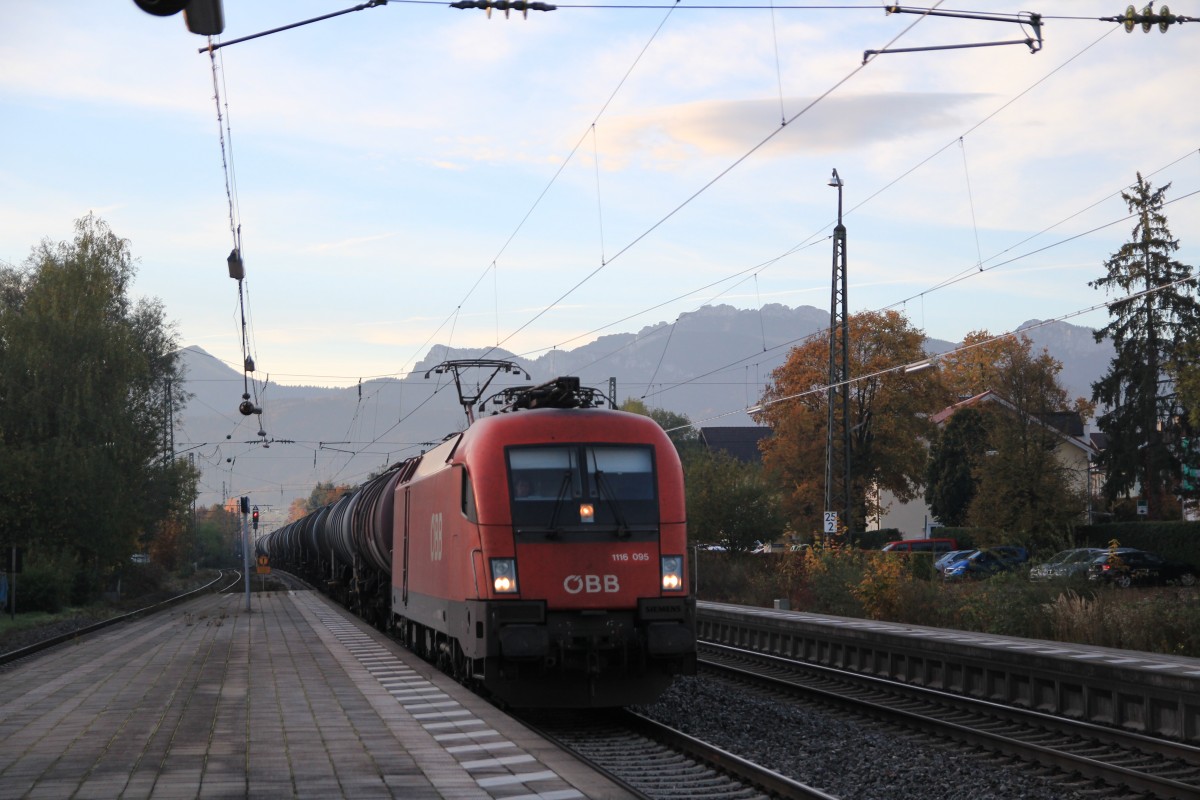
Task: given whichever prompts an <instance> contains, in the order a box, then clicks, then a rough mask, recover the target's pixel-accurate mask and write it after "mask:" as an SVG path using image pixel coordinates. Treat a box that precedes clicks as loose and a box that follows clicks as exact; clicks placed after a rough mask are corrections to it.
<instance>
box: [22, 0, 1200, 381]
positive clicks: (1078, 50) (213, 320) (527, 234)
mask: <svg viewBox="0 0 1200 800" xmlns="http://www.w3.org/2000/svg"><path fill="white" fill-rule="evenodd" d="M352 4H353V3H351V2H341V3H339V2H337V0H291V1H290V2H288V3H261V2H249V0H225V16H226V22H227V27H226V31H225V33H224V35H223V37H222V38H221V39H220V40H218V41H225V42H228V41H230V40H232V39H234V38H238V37H241V36H245V35H248V34H251V33H256V32H259V31H263V30H267V29H270V28H275V27H279V26H281V25H285V24H288V23H292V22H296V21H299V20H302V19H306V18H310V17H315V16H318V15H322V14H326V13H329V12H332V11H337V10H340V9H343V8H346V7H348V6H350V5H352ZM882 5H883V4H881V3H864V4H861V5H858V6H852V7H846V8H842V9H837V10H832V9H830V10H817V9H811V8H805V7H803V6H802V5H786V4H783V3H776V4H775V5H774V6H773V7H772V5H771V4H770V3H764V4H755V5H749V4H734V5H727V6H722V7H721V8H715V7H711V6H710V7H709V8H704V7H703V6H700V5H697V4H695V3H680V4H673V3H661V4H658V5H649V6H643V7H638V8H629V7H616V6H605V5H592V4H589V5H586V6H584V5H571V4H564V5H560V6H559V8H558V10H556V11H553V12H549V13H537V12H533V13H530V15H529V18H528V19H521V18H520V15H519V14H516V15H513V18H511V19H505V17H504V15H503V13H499V12H497V13H493V14H492V16H491V18H490V19H489V18H488V17H487V16H486V15H485V14H484V13H483V12H482V11H479V10H470V11H464V10H456V9H451V8H448V7H447V6H446V5H444V4H434V3H415V2H391V3H389V4H387V5H386V6H385V7H380V8H373V9H368V10H364V11H361V12H357V13H352V14H347V15H344V16H340V17H337V18H335V19H331V20H327V21H324V22H320V23H317V24H314V25H310V26H307V27H304V28H299V29H296V30H291V31H287V32H283V33H278V34H274V35H271V36H267V37H264V38H260V39H256V40H254V41H249V42H245V43H240V44H233V45H230V46H228V47H225V48H223V49H220V50H217V51H216V59H215V67H216V85H217V86H218V87H219V93H220V110H221V113H222V119H223V120H224V122H225V123H226V124H227V126H228V127H227V129H226V128H225V127H224V126H222V125H218V121H217V104H216V103H215V102H214V71H213V68H214V63H213V60H212V59H210V57H209V55H208V54H200V53H198V52H197V50H198V48H200V47H203V46H204V45H205V44H206V40H205V39H204V38H203V37H200V36H197V35H194V34H191V33H189V32H188V31H187V30H186V28H185V26H184V22H183V19H182V17H180V16H176V17H169V18H157V17H153V16H150V15H148V14H145V13H143V12H141V11H140V10H138V9H137V8H136V7H135V6H134V4H133V3H132V2H127V0H105V2H95V0H60V1H59V2H54V3H44V2H37V3H35V2H5V3H3V4H2V5H0V143H2V145H3V147H2V148H0V152H2V153H3V156H2V157H0V259H2V260H3V261H5V262H8V263H9V264H13V265H20V264H21V263H22V262H23V261H24V260H25V258H26V257H27V256H28V254H29V251H30V248H31V247H32V246H33V245H34V244H36V243H37V242H38V241H40V240H41V239H42V238H46V237H48V238H50V239H52V240H62V239H69V238H70V236H71V230H72V222H73V220H74V219H76V218H77V217H80V216H82V215H85V214H87V213H88V212H89V211H90V212H94V213H95V214H97V215H98V216H100V217H102V218H103V219H104V220H105V221H107V222H108V223H109V224H110V225H111V227H112V228H113V230H114V231H115V232H116V233H117V234H118V235H120V236H122V237H125V238H127V239H129V240H130V242H131V246H132V250H133V252H134V253H135V254H136V255H137V256H138V258H139V259H140V268H139V274H138V278H137V281H136V285H135V291H136V292H137V293H138V294H140V295H146V296H154V297H158V298H160V299H161V300H162V301H163V303H164V304H165V306H166V310H167V314H168V316H169V317H170V318H171V319H173V320H175V321H176V322H177V325H178V332H179V337H180V341H181V343H182V344H185V345H199V346H201V347H203V348H204V349H205V350H207V351H208V352H210V353H212V354H213V355H215V356H217V357H219V358H221V359H223V360H225V361H227V362H229V363H230V364H233V365H239V366H240V362H241V341H240V323H239V316H238V305H237V284H236V282H235V281H232V280H231V279H230V278H229V277H228V273H227V271H226V265H225V258H226V255H227V254H228V253H229V250H230V249H231V247H232V245H233V232H232V230H231V227H232V226H231V221H230V216H231V213H230V206H229V201H228V197H227V193H226V176H225V172H224V170H223V167H222V148H221V139H220V135H219V134H221V133H223V134H224V136H225V143H224V144H225V155H226V157H227V159H228V161H229V163H230V166H231V179H232V188H233V192H232V195H233V197H234V200H235V201H236V208H235V212H234V223H233V224H234V225H236V226H240V230H241V241H242V250H243V253H244V257H245V264H246V271H247V279H246V282H245V288H246V292H247V299H248V306H247V307H248V311H249V314H250V317H249V323H250V334H251V345H252V351H253V355H254V357H255V360H256V362H257V365H258V367H259V370H260V374H259V377H262V375H263V374H264V373H270V376H271V379H272V380H278V381H280V382H283V383H306V384H320V385H349V384H352V383H354V382H356V381H357V380H359V379H360V378H367V377H370V376H379V375H390V374H403V373H404V372H405V371H406V370H408V369H410V368H412V366H413V365H414V364H415V362H416V361H417V359H419V358H420V357H421V356H422V355H423V354H424V353H425V351H426V350H427V349H428V347H429V346H430V345H431V344H434V343H441V344H448V345H451V346H454V347H487V346H493V345H499V346H501V347H503V348H504V349H506V350H509V351H511V352H516V353H521V354H529V355H536V354H538V353H540V352H543V351H545V350H546V349H549V348H554V347H559V348H562V347H567V348H570V347H577V346H579V345H580V344H583V343H585V342H587V341H590V340H592V339H594V338H596V337H597V336H598V335H601V334H602V333H613V332H625V331H636V330H639V329H640V328H642V327H643V326H645V325H649V324H653V323H657V322H661V321H671V320H673V319H675V318H676V317H677V316H678V315H679V314H681V313H684V312H687V311H690V310H693V309H695V308H697V307H700V306H702V305H704V304H711V303H728V304H731V305H734V306H737V307H741V308H756V307H759V306H762V305H764V304H767V303H783V304H785V305H788V306H798V305H812V306H816V307H818V308H828V305H829V282H830V263H831V246H830V242H829V238H828V237H829V234H830V231H831V228H832V224H833V222H834V220H835V217H836V211H837V192H836V190H834V189H832V188H830V187H829V186H828V182H829V178H830V175H831V171H832V170H833V169H837V171H838V173H839V174H840V175H841V177H842V179H843V181H844V183H845V188H844V204H845V222H846V225H847V228H848V230H849V234H848V246H847V251H848V258H849V275H850V290H849V296H850V305H851V309H852V311H858V310H864V309H880V308H888V307H893V308H899V309H902V310H903V311H904V312H905V313H906V314H907V315H908V317H909V318H910V320H912V322H913V323H914V324H915V325H917V326H918V327H920V328H923V329H924V330H925V331H926V332H927V333H928V334H929V335H931V336H934V337H937V338H941V339H950V340H957V339H959V338H961V337H962V336H963V335H964V334H966V333H967V332H969V331H972V330H979V329H987V330H989V331H992V332H993V333H998V332H1002V331H1007V330H1012V329H1014V328H1015V327H1017V326H1019V325H1020V324H1022V323H1023V322H1025V321H1026V320H1030V319H1034V318H1037V319H1050V318H1059V317H1064V316H1067V315H1071V314H1074V313H1075V312H1077V311H1080V310H1082V309H1087V308H1089V307H1092V306H1095V305H1097V304H1100V303H1103V302H1104V300H1105V299H1106V297H1105V296H1104V295H1103V294H1100V293H1097V292H1095V291H1093V290H1092V289H1090V288H1089V287H1088V281H1090V280H1093V279H1095V278H1097V277H1100V276H1101V275H1102V274H1103V266H1102V265H1103V263H1104V261H1105V259H1106V258H1108V257H1109V255H1110V254H1111V253H1113V252H1114V251H1115V250H1116V249H1117V248H1118V247H1119V246H1120V244H1121V242H1123V241H1125V240H1126V239H1127V238H1128V236H1129V235H1130V230H1131V227H1132V222H1130V221H1128V220H1125V219H1124V218H1125V217H1126V216H1127V213H1128V212H1127V210H1126V207H1125V204H1124V202H1123V201H1122V200H1121V198H1120V192H1121V191H1122V190H1123V189H1125V188H1126V187H1127V186H1128V185H1129V184H1130V183H1132V182H1133V181H1134V180H1135V177H1136V175H1137V173H1138V172H1141V173H1142V174H1143V175H1145V176H1147V177H1149V179H1150V180H1151V181H1152V182H1153V183H1154V184H1155V185H1161V184H1164V183H1168V182H1170V183H1171V184H1172V188H1171V190H1170V192H1169V195H1168V199H1169V200H1171V201H1172V202H1171V204H1170V205H1169V206H1168V208H1167V210H1166V211H1167V215H1168V218H1169V220H1170V224H1171V227H1172V229H1173V232H1174V233H1175V235H1176V236H1177V237H1178V238H1179V239H1180V240H1181V242H1182V245H1183V247H1182V250H1181V251H1180V253H1179V254H1178V255H1179V258H1180V260H1182V261H1183V262H1184V263H1188V264H1193V265H1195V264H1198V263H1200V258H1198V257H1197V252H1198V248H1200V196H1198V195H1197V194H1196V193H1197V192H1200V152H1198V148H1200V102H1198V98H1197V86H1200V60H1197V58H1196V56H1195V53H1196V52H1197V47H1198V46H1200V23H1190V24H1184V25H1177V26H1174V27H1173V28H1172V29H1170V30H1169V31H1168V32H1167V33H1165V34H1163V33H1160V32H1158V31H1157V30H1154V31H1152V32H1150V33H1148V34H1147V33H1143V32H1142V31H1140V30H1137V31H1135V32H1134V33H1131V34H1127V33H1126V32H1125V31H1124V30H1123V29H1122V28H1121V27H1120V26H1119V25H1117V24H1114V23H1111V22H1101V21H1098V20H1097V18H1099V17H1102V16H1106V15H1111V14H1114V13H1117V12H1118V11H1119V7H1121V6H1123V4H1121V3H1114V2H1112V0H1104V2H1090V1H1089V0H1041V2H1034V3H1027V2H1022V3H1021V4H1019V5H1017V4H1013V3H1010V2H1002V1H1001V0H997V1H996V2H978V3H970V4H965V3H958V4H955V6H954V7H956V8H960V7H962V6H964V5H971V6H972V7H973V10H976V11H986V12H992V13H997V14H1015V13H1016V12H1018V11H1028V10H1032V11H1036V12H1039V13H1041V14H1042V15H1044V23H1043V28H1042V34H1043V37H1044V46H1043V47H1042V49H1041V51H1040V52H1038V53H1036V54H1034V53H1031V52H1030V48H1028V47H1027V46H1025V45H1023V44H1017V45H1009V46H997V47H982V48H974V49H962V50H941V51H933V52H925V53H912V54H899V53H897V54H886V55H881V56H878V57H875V58H873V59H872V60H870V61H869V63H867V64H866V65H865V66H864V65H863V54H864V51H865V50H869V49H875V50H878V49H882V48H884V47H885V46H888V45H889V43H891V46H892V47H895V48H902V47H922V46H941V45H948V44H955V43H975V42H994V41H1007V40H1020V39H1024V38H1026V37H1027V36H1029V35H1030V32H1031V29H1030V27H1029V26H1028V25H1025V26H1023V27H1022V26H1018V25H1016V24H1012V23H995V22H986V21H974V20H962V19H944V18H920V17H918V16H915V15H910V14H895V15H887V14H885V13H884V11H883V9H882ZM1176 5H1178V6H1180V7H1178V8H1175V6H1176ZM1183 5H1185V4H1182V3H1181V4H1172V7H1173V8H1174V10H1176V11H1177V12H1181V13H1192V14H1200V8H1196V9H1184V8H1182V6H1183ZM785 123H786V124H785ZM1105 319H1106V317H1105V316H1104V312H1103V311H1099V312H1092V313H1089V314H1083V315H1079V316H1072V317H1070V319H1069V321H1071V322H1074V323H1076V324H1083V325H1090V326H1093V327H1097V326H1100V325H1103V324H1104V322H1105Z"/></svg>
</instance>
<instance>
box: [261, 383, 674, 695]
mask: <svg viewBox="0 0 1200 800" xmlns="http://www.w3.org/2000/svg"><path fill="white" fill-rule="evenodd" d="M504 394H505V399H506V400H507V401H508V405H507V407H506V411H505V412H503V413H498V414H496V415H494V416H490V417H485V418H483V419H481V420H479V421H477V422H474V423H473V424H472V425H470V426H469V427H468V428H467V430H465V431H463V432H461V433H458V434H455V435H453V436H451V437H448V438H447V439H446V440H445V441H444V442H442V443H441V444H440V445H438V446H437V447H435V448H433V449H432V450H430V451H429V452H427V453H425V454H423V455H422V456H419V457H418V458H415V459H410V460H409V461H407V462H405V463H404V464H403V465H401V467H400V469H399V470H398V471H397V473H396V476H395V477H392V478H387V477H386V476H381V478H378V479H376V481H374V482H372V483H370V484H368V485H367V486H368V487H370V486H373V485H375V484H382V485H386V486H387V487H388V488H392V487H394V494H393V506H392V512H393V513H392V520H393V522H392V529H391V537H390V539H391V542H390V544H391V547H392V556H391V559H392V561H391V564H392V566H391V580H390V584H391V598H390V608H389V618H388V622H389V624H390V626H391V627H392V628H393V629H394V630H395V632H396V633H397V634H398V635H399V637H400V638H401V640H402V641H404V642H405V644H407V645H408V646H409V647H411V648H412V649H413V650H414V651H416V652H418V653H420V654H421V655H423V656H425V657H426V658H429V659H430V660H433V661H435V662H437V663H439V665H440V666H441V667H442V668H443V669H444V670H446V671H447V672H450V673H451V674H453V675H455V676H456V677H458V678H459V679H460V680H462V681H464V682H466V683H469V684H475V685H478V686H480V687H482V688H483V689H484V690H486V691H487V692H488V693H490V694H492V695H493V696H495V697H497V698H498V699H500V700H503V701H504V702H506V703H508V704H510V705H514V706H541V707H549V706H573V707H587V706H614V705H627V704H634V703H645V702H651V701H653V700H654V699H655V698H656V697H657V696H658V695H659V694H660V693H661V692H662V691H663V690H664V689H665V688H666V687H667V686H668V685H669V683H670V682H671V679H672V677H673V676H674V675H676V674H691V673H693V672H694V671H695V656H696V642H695V624H694V618H695V600H694V598H693V597H692V596H691V594H690V590H689V580H688V574H687V559H686V544H687V534H686V521H685V520H686V515H685V503H684V487H683V473H682V469H681V467H680V463H679V457H678V454H677V453H676V450H675V447H674V445H673V444H672V443H671V441H670V439H668V438H667V436H666V434H665V433H664V432H663V430H662V429H661V428H660V427H659V426H658V425H657V424H656V423H655V422H654V421H653V420H651V419H650V418H648V417H644V416H641V415H637V414H629V413H625V412H621V411H614V410H609V409H603V408H597V407H595V406H596V405H598V404H599V399H600V397H601V396H600V395H599V394H598V393H595V392H593V391H592V390H590V389H580V388H579V385H578V379H576V378H559V379H558V380H557V381H554V382H552V383H550V384H546V385H545V386H541V387H535V388H532V389H524V390H517V389H510V390H507V391H506V392H505V393H504ZM365 488H366V487H364V489H365ZM376 494H378V493H376ZM318 513H320V512H318ZM331 516H335V515H331ZM336 516H337V517H338V518H344V519H347V520H349V523H350V530H349V531H348V532H346V533H343V534H340V535H338V538H342V537H344V538H347V539H349V540H350V542H351V543H353V542H356V541H357V542H374V543H376V544H375V545H374V547H375V549H376V550H378V549H379V546H378V542H380V541H381V534H380V532H379V530H378V529H377V528H376V529H372V532H371V533H370V534H366V535H364V534H363V533H362V532H359V533H358V534H355V533H354V532H353V529H354V527H355V523H354V519H355V517H356V514H355V513H352V511H351V510H350V509H347V511H346V513H343V514H341V515H336ZM357 516H359V517H363V518H371V517H372V515H371V514H369V513H365V512H363V513H359V514H357ZM374 518H375V519H376V520H377V519H378V515H375V517H374ZM300 524H301V523H293V525H300ZM284 530H286V529H284ZM284 530H281V531H279V532H277V533H283V532H284ZM285 538H286V537H281V540H280V541H281V542H282V541H284V540H285ZM295 538H296V537H290V539H288V540H291V539H295ZM317 538H318V539H319V538H320V534H318V536H317ZM268 547H269V549H274V548H273V547H270V545H268ZM339 549H341V548H339V547H337V546H336V545H335V544H334V543H332V542H330V543H329V545H328V546H327V547H325V548H324V553H328V554H329V558H333V559H336V558H337V552H338V550H339ZM271 555H272V558H273V559H274V558H275V557H276V556H275V553H271ZM355 561H356V563H355V564H353V565H349V570H348V571H347V570H346V568H345V567H344V568H343V573H342V574H343V576H344V580H340V581H336V582H338V583H342V584H347V585H348V584H352V585H355V586H358V585H361V586H363V587H366V586H368V585H378V581H377V580H376V579H374V578H372V576H371V575H370V570H369V567H368V566H367V562H368V561H370V559H368V558H362V559H359V558H358V557H356V559H355ZM331 566H335V565H331ZM346 594H348V595H351V596H352V595H354V594H355V591H350V592H348V593H346ZM358 604H359V605H361V606H362V607H363V608H369V607H370V606H371V603H370V602H361V599H360V603H358Z"/></svg>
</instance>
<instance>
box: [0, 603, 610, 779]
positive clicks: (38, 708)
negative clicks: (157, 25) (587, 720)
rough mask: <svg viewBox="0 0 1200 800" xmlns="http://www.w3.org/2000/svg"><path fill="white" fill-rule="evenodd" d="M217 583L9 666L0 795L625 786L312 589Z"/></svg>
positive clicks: (0, 728) (0, 732)
mask: <svg viewBox="0 0 1200 800" xmlns="http://www.w3.org/2000/svg"><path fill="white" fill-rule="evenodd" d="M245 606H246V602H245V597H244V595H242V594H237V595H206V596H203V597H201V598H198V599H195V600H192V601H189V602H187V603H184V604H182V605H179V606H176V607H174V608H173V609H171V610H169V611H165V612H162V613H159V614H155V615H152V616H149V617H146V618H143V619H139V620H134V621H131V622H128V623H122V624H119V625H116V626H113V627H111V628H107V629H105V630H103V631H100V632H98V633H96V634H93V635H91V636H89V637H86V638H84V639H81V640H79V641H77V642H75V643H70V644H64V645H59V646H57V647H54V648H52V649H50V650H46V651H43V652H41V653H38V654H35V655H33V656H30V657H29V658H27V659H23V660H22V661H18V662H13V663H11V664H9V665H6V666H5V667H3V668H2V669H0V798H6V799H9V798H54V800H58V799H59V798H68V797H70V798H76V800H87V799H88V798H105V799H107V798H193V797H198V798H288V797H291V798H310V797H311V798H339V797H341V798H422V799H423V798H455V800H458V799H460V798H461V799H463V800H466V799H467V798H506V799H508V800H516V798H522V799H523V800H534V799H535V798H536V799H537V800H570V798H614V799H616V798H628V797H630V796H631V795H630V794H629V793H628V792H627V791H626V790H624V789H622V788H621V787H619V786H618V785H616V784H613V783H612V782H610V781H608V780H607V779H605V778H604V777H603V776H600V775H598V774H597V773H595V772H594V771H593V770H591V769H590V768H589V767H587V766H586V765H584V764H583V763H582V762H580V761H577V760H576V759H574V758H572V757H571V756H569V755H567V754H566V753H564V752H563V751H561V750H560V749H559V748H558V747H557V746H555V745H553V744H551V743H549V742H547V741H545V740H543V739H541V738H540V737H538V736H537V735H535V734H534V733H532V732H531V731H530V730H529V729H527V728H525V727H524V726H523V725H522V724H521V723H519V722H517V721H516V720H513V719H511V718H509V717H508V716H507V715H505V714H504V713H503V712H501V711H499V710H498V709H496V708H495V707H493V706H491V705H489V704H488V703H486V702H484V701H483V700H482V699H480V698H479V697H477V696H475V695H474V694H472V693H470V692H469V691H467V690H466V689H464V688H463V687H462V686H460V685H459V684H457V683H455V682H454V681H453V680H452V679H450V678H449V677H447V676H446V675H443V674H442V673H440V672H438V671H437V670H435V669H434V668H433V667H432V666H431V665H429V664H427V663H426V662H424V661H422V660H420V659H419V658H417V657H416V656H414V655H413V654H411V653H409V652H408V651H406V650H404V649H403V648H401V647H400V646H399V645H398V644H396V643H395V642H393V641H391V640H389V639H388V638H387V637H386V636H384V635H383V634H381V633H380V632H378V631H376V630H374V629H372V628H370V627H369V626H367V625H365V624H364V623H362V622H361V621H360V620H358V619H356V618H354V617H352V616H350V615H349V614H348V613H346V612H345V611H344V610H343V609H341V608H339V607H336V606H334V605H332V604H331V603H330V602H329V601H328V600H327V599H326V598H324V597H322V596H321V595H319V594H317V593H315V592H303V591H299V592H282V591H281V592H263V593H256V594H254V595H253V599H252V601H251V610H250V611H246V607H245Z"/></svg>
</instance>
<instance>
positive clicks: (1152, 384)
mask: <svg viewBox="0 0 1200 800" xmlns="http://www.w3.org/2000/svg"><path fill="white" fill-rule="evenodd" d="M1169 188H1170V184H1167V185H1166V186H1163V187H1160V188H1158V189H1155V188H1153V187H1152V186H1151V185H1150V183H1148V182H1147V181H1146V180H1144V179H1143V178H1142V176H1141V174H1140V173H1139V174H1138V176H1137V183H1136V184H1135V185H1134V186H1133V187H1132V189H1131V190H1130V191H1129V192H1123V193H1122V194H1121V197H1122V198H1124V200H1125V202H1126V204H1127V205H1128V207H1129V210H1130V211H1131V212H1133V214H1134V216H1135V217H1136V220H1137V221H1136V223H1135V224H1134V227H1133V233H1132V238H1131V240H1130V241H1128V242H1126V243H1125V244H1123V245H1122V246H1121V248H1120V249H1119V250H1118V251H1117V252H1116V253H1114V254H1113V255H1112V256H1111V257H1110V258H1109V259H1108V261H1106V262H1105V265H1104V266H1105V269H1106V270H1107V274H1106V275H1105V276H1104V277H1103V278H1099V279H1097V280H1095V281H1092V282H1091V284H1090V285H1091V286H1093V287H1096V288H1101V289H1104V290H1105V291H1106V292H1107V293H1109V294H1112V293H1116V294H1119V295H1120V297H1119V299H1117V300H1114V301H1113V302H1110V303H1109V304H1108V308H1109V316H1110V321H1109V323H1108V325H1106V326H1105V327H1104V328H1101V329H1100V330H1098V331H1096V341H1103V340H1104V339H1105V338H1111V339H1112V341H1113V345H1114V347H1115V349H1116V354H1115V355H1114V357H1113V360H1112V362H1111V363H1110V364H1109V368H1108V372H1107V373H1106V374H1105V375H1104V377H1102V378H1101V379H1100V380H1099V381H1097V382H1096V383H1094V384H1092V397H1093V399H1094V400H1096V401H1097V402H1098V403H1099V404H1100V406H1101V408H1102V413H1101V415H1100V417H1099V419H1098V421H1097V422H1098V425H1099V427H1100V430H1101V431H1103V432H1104V433H1105V434H1107V438H1108V447H1107V449H1106V450H1104V451H1103V452H1102V453H1100V455H1099V458H1098V463H1099V466H1100V468H1101V470H1102V472H1103V474H1104V493H1105V495H1106V496H1107V497H1108V499H1109V500H1110V501H1111V500H1113V499H1116V498H1117V497H1120V496H1124V495H1128V494H1129V493H1130V492H1132V491H1134V490H1135V488H1137V487H1139V486H1140V487H1141V491H1142V496H1143V497H1144V498H1145V500H1146V502H1147V510H1148V513H1149V518H1150V519H1163V518H1164V516H1165V515H1166V512H1167V510H1168V506H1169V505H1170V503H1169V497H1170V495H1171V493H1172V490H1173V489H1175V488H1177V487H1178V480H1179V474H1180V457H1179V448H1180V447H1181V441H1180V439H1181V438H1182V437H1180V436H1178V433H1179V431H1178V425H1179V422H1180V421H1181V419H1182V418H1184V417H1185V415H1184V414H1183V409H1182V407H1181V405H1180V398H1179V396H1178V391H1177V386H1176V383H1175V381H1174V380H1173V379H1172V375H1175V376H1178V375H1179V374H1180V370H1181V369H1182V368H1185V365H1186V364H1187V360H1186V359H1187V354H1188V352H1189V349H1191V350H1193V352H1194V347H1195V345H1194V342H1195V340H1196V338H1197V336H1198V335H1200V333H1198V332H1200V304H1198V303H1197V300H1196V296H1195V289H1196V280H1195V278H1191V277H1190V276H1191V268H1190V267H1188V266H1187V265H1184V264H1182V263H1180V262H1179V261H1177V260H1176V259H1175V258H1173V257H1172V254H1173V253H1174V252H1175V251H1177V250H1178V249H1179V242H1178V241H1177V240H1176V239H1175V238H1174V237H1173V236H1172V235H1171V232H1170V229H1169V228H1168V227H1167V218H1166V215H1165V214H1164V213H1163V205H1164V202H1165V197H1166V191H1167V189H1169Z"/></svg>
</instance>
